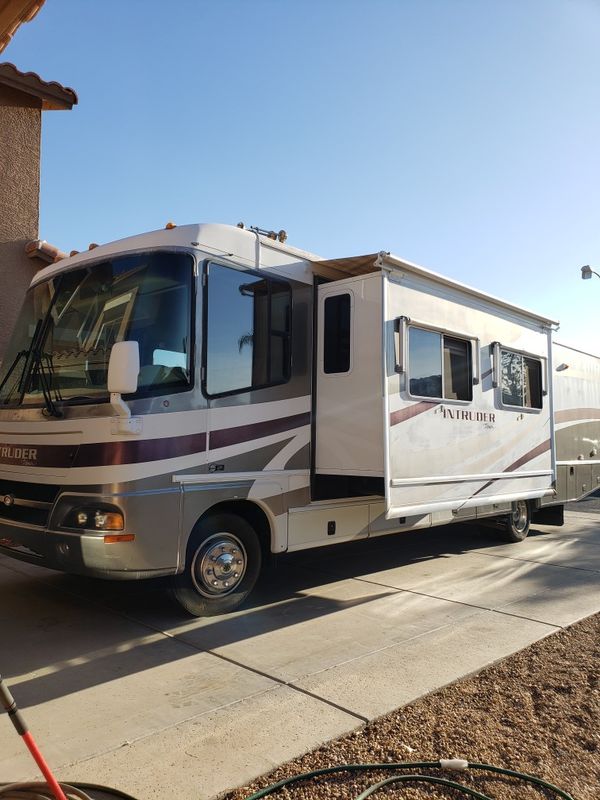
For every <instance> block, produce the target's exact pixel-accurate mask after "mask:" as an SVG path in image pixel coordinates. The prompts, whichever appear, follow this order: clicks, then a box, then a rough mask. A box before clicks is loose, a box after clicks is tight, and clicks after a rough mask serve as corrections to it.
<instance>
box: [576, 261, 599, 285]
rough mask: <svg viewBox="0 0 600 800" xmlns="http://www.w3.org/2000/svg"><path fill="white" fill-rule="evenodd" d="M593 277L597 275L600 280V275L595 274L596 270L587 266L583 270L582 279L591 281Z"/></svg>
mask: <svg viewBox="0 0 600 800" xmlns="http://www.w3.org/2000/svg"><path fill="white" fill-rule="evenodd" d="M592 275H595V276H596V277H597V278H600V275H598V273H597V272H595V270H593V269H592V268H591V267H590V265H589V264H586V265H585V267H582V268H581V277H582V278H583V280H584V281H587V280H589V279H590V278H591V277H592Z"/></svg>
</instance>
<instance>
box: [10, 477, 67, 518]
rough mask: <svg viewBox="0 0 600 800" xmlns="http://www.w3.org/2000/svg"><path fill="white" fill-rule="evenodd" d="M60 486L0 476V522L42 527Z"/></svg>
mask: <svg viewBox="0 0 600 800" xmlns="http://www.w3.org/2000/svg"><path fill="white" fill-rule="evenodd" d="M59 491H60V486H54V485H52V484H41V483H25V482H22V481H6V480H3V479H1V478H0V522H1V521H2V520H7V521H10V522H21V523H24V524H28V525H38V526H40V527H44V526H45V525H47V523H48V517H49V515H50V510H51V509H52V506H53V505H54V501H55V500H56V498H57V497H58V493H59Z"/></svg>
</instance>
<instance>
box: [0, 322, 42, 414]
mask: <svg viewBox="0 0 600 800" xmlns="http://www.w3.org/2000/svg"><path fill="white" fill-rule="evenodd" d="M41 325H42V320H41V319H38V321H37V322H36V324H35V330H34V331H33V336H32V337H31V343H30V345H29V347H28V348H27V349H26V350H20V351H19V352H18V353H17V355H16V356H15V357H14V360H13V362H12V364H11V365H10V367H9V368H8V370H7V372H6V375H5V376H4V378H3V379H2V383H0V394H1V393H2V390H3V389H4V387H5V386H6V384H7V383H8V380H9V378H10V376H11V375H12V374H13V372H14V371H15V370H16V368H17V366H18V364H19V362H20V361H21V360H24V361H25V363H24V364H23V369H22V370H21V374H20V375H19V377H18V378H17V380H16V381H15V382H14V383H13V385H12V386H11V387H10V389H9V390H8V393H7V395H6V397H5V398H4V401H3V402H4V405H7V404H8V403H9V402H10V398H11V396H12V393H13V392H14V390H15V389H16V388H17V387H19V392H20V394H21V398H20V400H19V402H21V401H22V400H23V395H24V393H25V392H24V391H23V387H24V384H25V376H26V375H27V374H28V373H29V370H30V369H31V357H32V352H33V345H34V343H35V340H36V338H37V335H38V333H39V330H40V327H41Z"/></svg>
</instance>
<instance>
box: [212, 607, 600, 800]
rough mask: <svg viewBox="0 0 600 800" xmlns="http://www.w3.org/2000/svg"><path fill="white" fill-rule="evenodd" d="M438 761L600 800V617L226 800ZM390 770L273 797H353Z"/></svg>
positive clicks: (509, 790)
mask: <svg viewBox="0 0 600 800" xmlns="http://www.w3.org/2000/svg"><path fill="white" fill-rule="evenodd" d="M432 657H435V654H433V653H432ZM398 678H399V680H401V679H402V676H401V675H399V676H398ZM438 758H465V759H467V760H469V761H471V762H483V763H488V764H494V765H496V766H500V767H506V768H509V769H514V770H518V771H521V772H528V773H529V774H533V775H537V776H539V777H541V778H544V779H545V780H547V781H549V782H551V783H554V784H555V785H557V786H558V787H559V788H561V789H563V791H566V792H570V793H571V794H572V796H573V797H574V798H575V800H599V798H600V614H597V615H595V616H593V617H589V618H588V619H586V620H584V621H582V622H579V623H577V624H576V625H573V626H572V627H570V628H567V629H565V630H563V631H560V632H559V633H556V634H553V635H552V636H549V637H548V638H546V639H544V640H543V641H541V642H538V643H536V644H534V645H532V646H530V647H528V648H526V649H525V650H522V651H521V652H520V653H516V654H515V655H513V656H510V657H509V658H507V659H505V660H504V661H502V662H500V663H498V664H496V665H495V666H492V667H488V668H487V669H484V670H483V671H482V672H480V673H478V674H477V675H475V676H473V677H471V678H467V679H465V680H463V681H460V682H459V683H456V684H453V685H451V686H448V687H446V688H444V689H440V690H438V691H437V692H434V693H433V694H430V695H428V696H427V697H425V698H422V699H421V700H418V701H416V702H414V703H411V704H410V705H408V706H405V707H403V708H401V709H398V710H397V711H395V712H393V713H392V714H389V715H387V716H385V717H381V718H380V719H378V720H376V721H375V722H372V723H370V724H368V725H366V726H365V727H363V728H361V729H360V730H357V731H355V732H354V733H352V734H350V735H349V736H346V737H343V738H341V739H337V740H335V741H333V742H330V743H328V744H326V745H324V746H323V747H321V748H319V749H318V750H315V751H314V752H312V753H308V754H307V755H305V756H304V757H302V758H299V759H296V760H295V761H291V762H289V763H288V764H284V765H283V766H282V767H279V768H278V769H276V770H275V771H274V772H272V773H270V774H269V775H265V776H263V777H262V778H260V779H259V780H257V781H255V782H254V783H253V784H251V785H249V786H244V787H242V788H240V789H237V790H236V791H235V792H231V793H229V794H228V795H226V800H242V798H245V797H246V796H247V795H249V794H250V793H252V792H254V791H256V790H257V789H259V788H262V787H263V786H267V785H269V784H271V783H274V782H275V781H279V780H281V779H283V778H286V777H289V776H291V775H296V774H299V773H303V772H308V771H309V770H314V769H318V768H321V767H325V766H332V765H334V764H344V763H346V764H347V763H357V762H379V763H381V762H384V761H385V762H392V761H393V762H396V761H433V760H437V759H438ZM389 774H390V773H387V774H382V773H379V774H377V773H370V774H369V775H368V776H367V777H365V776H361V777H357V776H356V775H349V774H348V773H345V774H343V775H341V776H338V777H336V778H329V779H328V780H327V781H324V780H323V779H320V780H317V781H312V782H304V783H299V784H297V785H295V786H292V787H290V788H289V789H288V788H286V789H283V790H281V791H279V792H278V793H276V794H275V795H273V797H274V798H278V800H291V798H294V800H325V798H327V800H336V799H337V798H344V800H348V799H349V798H353V797H356V796H357V795H358V794H359V793H360V792H361V791H362V790H363V789H365V788H366V787H367V786H369V785H370V784H371V783H374V782H375V781H376V780H380V779H381V778H383V777H388V776H389ZM431 774H438V775H440V774H443V775H444V776H445V777H448V778H450V779H452V778H454V779H456V780H458V781H459V782H461V783H463V782H464V783H467V784H468V785H470V786H472V787H473V788H476V789H478V790H479V791H480V792H483V793H484V794H487V795H489V796H490V797H493V798H494V800H529V799H530V798H531V800H533V798H537V800H539V798H540V797H547V798H554V797H556V795H554V794H553V793H546V792H544V791H541V790H539V789H538V790H536V789H533V788H531V787H527V786H524V785H523V784H517V783H515V782H512V781H510V780H509V779H508V778H504V777H499V776H496V777H484V776H483V774H481V773H479V774H477V773H441V772H439V771H438V772H437V773H435V772H432V773H431ZM383 793H386V794H389V795H393V797H394V798H398V800H400V798H402V800H417V798H418V800H424V798H427V799H428V800H433V798H436V800H437V799H438V798H444V800H448V799H449V798H451V799H453V798H459V797H460V798H462V797H465V795H464V793H458V792H456V791H454V790H451V789H445V788H441V787H431V786H429V785H424V784H422V785H420V786H417V785H414V786H409V787H407V786H406V784H405V785H403V786H398V787H397V788H390V789H386V790H383V791H382V792H380V793H379V795H381V794H383Z"/></svg>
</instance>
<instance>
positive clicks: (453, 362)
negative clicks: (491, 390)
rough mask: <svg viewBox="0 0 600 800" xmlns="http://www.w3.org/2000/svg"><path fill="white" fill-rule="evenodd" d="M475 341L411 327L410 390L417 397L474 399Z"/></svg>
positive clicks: (409, 349)
mask: <svg viewBox="0 0 600 800" xmlns="http://www.w3.org/2000/svg"><path fill="white" fill-rule="evenodd" d="M471 346H472V345H471V342H470V341H468V340H467V339H458V338H456V337H454V336H448V335H446V334H443V333H437V332H436V331H429V330H426V329H424V328H416V327H414V326H412V327H410V328H409V331H408V379H409V383H408V386H409V392H410V394H412V395H416V396H417V397H437V398H440V399H446V400H467V401H468V400H472V399H473V376H472V374H471V367H472V359H471Z"/></svg>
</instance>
